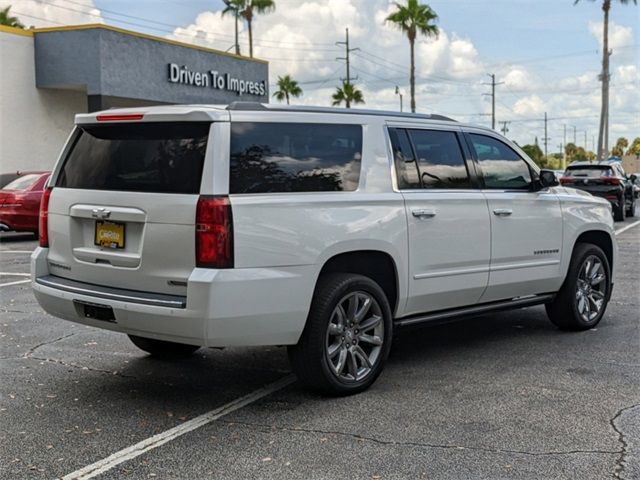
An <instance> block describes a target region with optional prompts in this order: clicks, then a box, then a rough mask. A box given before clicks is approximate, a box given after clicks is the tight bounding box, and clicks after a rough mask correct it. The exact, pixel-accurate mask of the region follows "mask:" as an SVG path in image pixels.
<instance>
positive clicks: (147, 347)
mask: <svg viewBox="0 0 640 480" xmlns="http://www.w3.org/2000/svg"><path fill="white" fill-rule="evenodd" d="M129 339H130V340H131V341H132V342H133V344H134V345H135V346H136V347H138V348H139V349H140V350H143V351H145V352H147V353H148V354H150V355H151V356H152V357H157V358H164V359H177V358H186V357H188V356H190V355H191V354H192V353H194V352H195V351H196V350H198V349H199V348H200V347H197V346H195V345H186V344H184V343H176V342H167V341H165V340H155V339H153V338H145V337H138V336H136V335H129Z"/></svg>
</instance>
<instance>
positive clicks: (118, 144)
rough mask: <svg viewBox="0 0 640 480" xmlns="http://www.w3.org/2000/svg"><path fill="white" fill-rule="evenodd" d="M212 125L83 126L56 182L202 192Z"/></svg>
mask: <svg viewBox="0 0 640 480" xmlns="http://www.w3.org/2000/svg"><path fill="white" fill-rule="evenodd" d="M209 127H210V124H209V123H203V122H198V123H195V122H191V123H187V122H184V123H182V122H181V123H139V124H118V125H89V126H82V127H79V132H78V135H77V136H76V137H75V139H74V140H73V142H72V146H71V149H70V150H69V153H68V155H67V158H66V161H65V163H64V166H63V167H62V170H61V171H60V175H59V177H58V181H57V184H56V186H58V187H65V188H83V189H88V190H120V191H129V192H154V193H188V194H194V193H198V192H199V191H200V180H201V178H202V166H203V164H204V156H205V151H206V148H207V136H208V134H209Z"/></svg>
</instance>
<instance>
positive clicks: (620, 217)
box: [613, 196, 627, 222]
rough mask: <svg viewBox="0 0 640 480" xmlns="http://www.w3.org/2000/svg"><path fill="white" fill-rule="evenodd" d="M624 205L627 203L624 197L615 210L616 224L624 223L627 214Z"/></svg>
mask: <svg viewBox="0 0 640 480" xmlns="http://www.w3.org/2000/svg"><path fill="white" fill-rule="evenodd" d="M624 203H625V201H624V196H623V197H622V198H621V199H620V201H619V202H618V206H617V207H616V208H614V209H613V219H614V220H615V221H616V222H624V219H625V213H626V212H627V210H626V208H625V204H624Z"/></svg>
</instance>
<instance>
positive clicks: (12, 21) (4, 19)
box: [0, 5, 24, 28]
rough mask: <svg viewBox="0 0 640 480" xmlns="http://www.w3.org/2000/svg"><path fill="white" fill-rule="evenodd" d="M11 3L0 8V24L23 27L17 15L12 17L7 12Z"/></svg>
mask: <svg viewBox="0 0 640 480" xmlns="http://www.w3.org/2000/svg"><path fill="white" fill-rule="evenodd" d="M9 10H11V5H8V6H7V7H6V8H3V9H2V10H0V25H6V26H7V27H15V28H24V25H23V24H22V23H20V20H18V17H12V16H11V14H10V13H9Z"/></svg>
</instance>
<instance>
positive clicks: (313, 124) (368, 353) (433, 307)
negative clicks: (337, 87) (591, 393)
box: [31, 103, 617, 394]
mask: <svg viewBox="0 0 640 480" xmlns="http://www.w3.org/2000/svg"><path fill="white" fill-rule="evenodd" d="M76 124H77V125H76V128H75V129H74V131H73V132H72V134H71V136H70V138H69V140H68V142H67V145H66V147H65V148H64V150H63V152H62V154H61V157H60V160H59V161H58V163H57V165H56V167H55V171H54V173H53V176H52V178H51V181H50V187H49V189H48V190H47V193H46V195H45V196H44V198H43V202H42V210H41V218H40V220H41V226H40V235H41V238H40V247H39V248H38V249H37V250H36V251H35V252H34V253H33V256H32V259H31V270H32V278H33V289H34V292H35V295H36V297H37V299H38V301H39V302H40V304H41V305H42V307H43V308H44V309H45V310H46V311H47V312H49V313H51V314H52V315H55V316H57V317H61V318H65V319H67V320H71V321H74V322H79V323H83V324H86V325H91V326H95V327H100V328H106V329H109V330H114V331H118V332H123V333H126V334H128V335H129V337H130V338H131V339H132V340H133V342H134V343H135V344H136V345H137V346H138V347H140V348H141V349H142V350H145V351H147V352H149V353H151V354H152V355H157V356H165V357H168V356H173V357H176V356H181V355H188V354H190V353H192V352H194V351H195V350H196V349H197V348H199V347H201V346H207V347H224V346H232V345H245V346H248V345H287V346H288V348H289V356H290V359H291V363H292V366H293V369H294V371H295V372H296V373H297V375H298V376H299V377H300V379H301V380H302V381H303V382H304V383H306V384H307V385H309V386H311V387H313V388H315V389H317V390H321V391H324V392H328V393H332V394H349V393H355V392H359V391H362V390H364V389H365V388H367V387H368V386H369V385H371V384H372V383H373V382H374V380H375V379H376V377H377V376H378V375H379V374H380V372H381V370H382V368H383V366H384V363H385V361H386V359H387V356H388V353H389V349H390V347H391V339H392V334H393V330H394V328H396V327H399V326H404V325H410V324H416V323H420V322H431V321H438V322H440V321H443V320H447V319H453V318H459V317H462V316H469V315H479V314H486V313H489V312H494V311H497V310H504V309H511V308H520V307H527V306H531V305H536V304H545V305H546V308H547V312H548V314H549V317H550V319H551V321H552V322H553V323H554V324H556V325H557V326H558V327H560V328H562V329H567V330H584V329H588V328H591V327H593V326H594V325H596V324H597V323H598V322H599V321H600V319H601V318H602V316H603V314H604V311H605V308H606V305H607V302H608V300H609V298H610V295H611V289H612V276H613V267H614V265H615V260H616V255H617V253H616V252H617V247H616V243H615V237H614V233H613V229H612V218H611V210H610V207H609V204H608V202H607V201H606V200H603V199H599V198H595V197H592V196H591V195H589V194H586V193H584V192H581V191H578V190H573V189H570V188H563V187H559V186H558V185H557V182H556V180H555V175H554V174H553V172H552V171H544V170H543V171H540V170H539V169H538V168H537V167H536V165H535V164H534V163H533V162H532V161H531V160H530V159H529V158H528V157H527V156H526V155H525V154H524V153H523V152H522V150H521V149H519V148H518V147H517V146H516V145H514V144H513V143H511V142H509V141H508V140H506V139H505V138H503V137H501V136H500V135H498V134H497V133H495V132H494V131H492V130H489V129H486V128H481V127H475V126H469V125H462V124H460V123H457V122H455V121H452V120H450V119H447V118H445V117H439V116H435V115H433V116H429V115H411V114H401V113H395V112H376V111H364V110H339V109H327V108H295V107H280V106H277V107H276V106H269V105H262V104H254V103H235V104H232V105H230V106H229V107H220V106H199V105H198V106H162V107H151V108H141V109H135V110H130V109H129V110H110V111H108V112H101V113H97V114H96V113H91V114H83V115H78V116H77V117H76Z"/></svg>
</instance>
